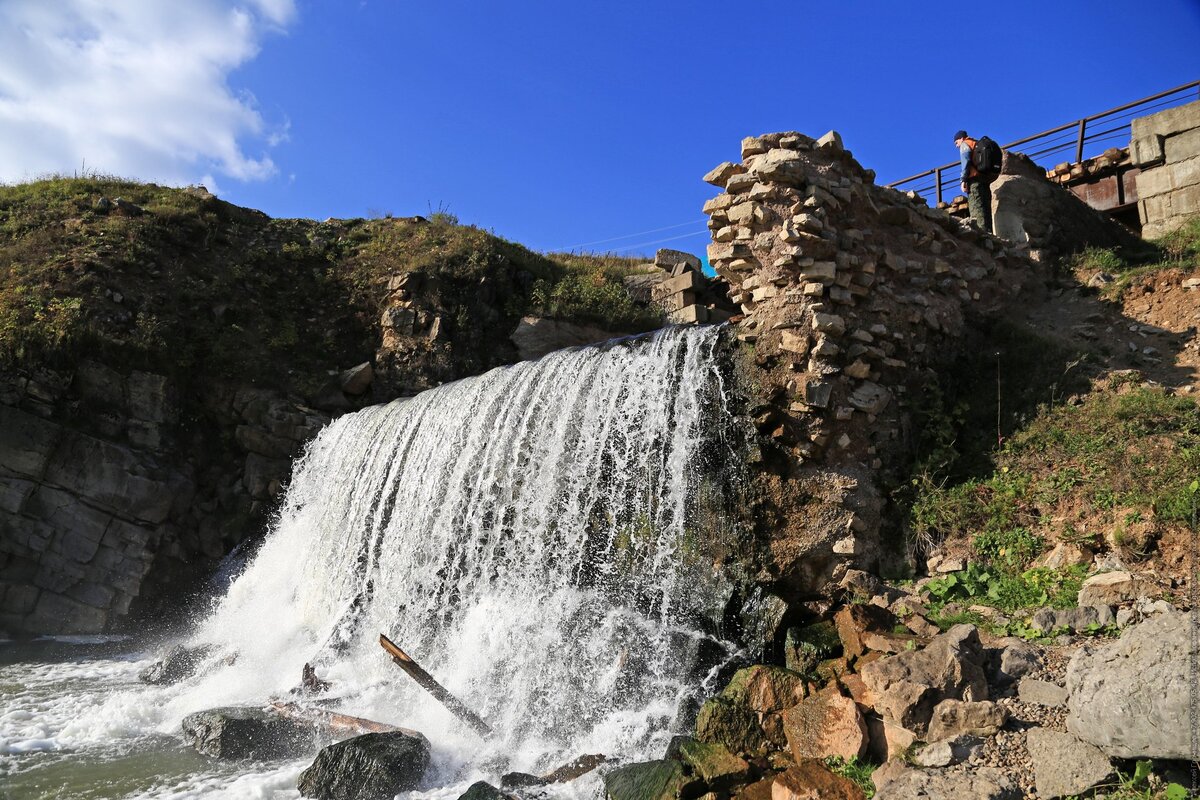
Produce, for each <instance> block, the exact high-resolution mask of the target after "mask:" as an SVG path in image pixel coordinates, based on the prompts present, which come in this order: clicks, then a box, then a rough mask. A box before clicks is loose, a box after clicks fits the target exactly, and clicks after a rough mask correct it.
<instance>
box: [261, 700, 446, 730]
mask: <svg viewBox="0 0 1200 800" xmlns="http://www.w3.org/2000/svg"><path fill="white" fill-rule="evenodd" d="M270 707H271V710H272V711H274V712H275V713H276V714H278V715H279V716H281V717H287V718H288V719H294V720H297V721H299V722H304V723H307V724H309V725H312V726H313V727H316V728H321V729H322V730H327V731H329V732H330V733H332V734H335V735H349V736H362V735H363V734H366V733H393V732H396V731H399V732H400V733H406V734H408V735H409V736H420V737H421V738H425V737H424V735H422V734H421V733H420V732H419V731H414V730H411V729H409V728H402V727H400V726H399V725H390V724H388V723H386V722H376V721H375V720H372V719H363V718H362V717H352V716H350V715H349V714H339V713H338V712H336V711H327V710H325V709H323V708H312V707H311V706H302V705H299V704H298V703H284V702H282V701H279V700H276V701H273V702H272V703H271V704H270Z"/></svg>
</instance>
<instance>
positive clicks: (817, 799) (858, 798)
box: [771, 758, 865, 800]
mask: <svg viewBox="0 0 1200 800" xmlns="http://www.w3.org/2000/svg"><path fill="white" fill-rule="evenodd" d="M864 798H865V795H864V794H863V790H862V789H860V788H859V787H858V784H856V783H854V781H852V780H850V779H848V778H843V777H842V776H840V775H835V774H833V773H832V772H830V771H829V770H828V769H827V768H826V767H825V765H824V764H822V763H821V762H820V761H817V760H815V759H811V758H806V759H802V760H800V761H799V762H797V764H796V766H794V767H788V768H787V769H786V770H784V771H783V772H781V773H780V774H779V775H777V776H776V777H775V782H774V783H773V784H772V785H771V800H864Z"/></svg>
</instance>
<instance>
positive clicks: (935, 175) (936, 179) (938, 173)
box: [933, 167, 942, 205]
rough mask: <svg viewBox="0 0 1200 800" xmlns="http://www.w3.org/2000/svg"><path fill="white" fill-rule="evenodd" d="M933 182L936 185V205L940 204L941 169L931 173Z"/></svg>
mask: <svg viewBox="0 0 1200 800" xmlns="http://www.w3.org/2000/svg"><path fill="white" fill-rule="evenodd" d="M933 178H934V182H935V184H936V185H937V201H938V205H941V204H942V168H941V167H938V168H937V169H935V170H934V171H933Z"/></svg>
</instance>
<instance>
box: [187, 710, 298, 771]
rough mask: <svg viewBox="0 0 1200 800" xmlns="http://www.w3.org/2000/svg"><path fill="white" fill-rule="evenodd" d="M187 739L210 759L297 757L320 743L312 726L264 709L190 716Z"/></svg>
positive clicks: (204, 712) (222, 711)
mask: <svg viewBox="0 0 1200 800" xmlns="http://www.w3.org/2000/svg"><path fill="white" fill-rule="evenodd" d="M183 737H184V739H185V740H187V742H188V743H189V744H191V745H192V746H193V747H195V748H196V749H197V750H199V751H200V752H201V753H203V754H204V755H206V756H213V757H214V758H231V759H242V758H253V759H259V760H267V759H277V758H295V757H297V756H300V755H302V754H304V753H307V752H309V751H311V750H312V749H313V747H314V746H315V744H316V733H315V732H314V730H313V729H312V728H310V727H309V726H307V725H305V724H303V723H301V722H297V721H295V720H292V719H286V718H284V717H281V716H279V715H278V714H273V713H271V712H269V711H263V710H262V709H261V708H239V707H226V708H214V709H211V710H209V711H198V712H196V713H195V714H189V715H188V716H186V717H184V718H183Z"/></svg>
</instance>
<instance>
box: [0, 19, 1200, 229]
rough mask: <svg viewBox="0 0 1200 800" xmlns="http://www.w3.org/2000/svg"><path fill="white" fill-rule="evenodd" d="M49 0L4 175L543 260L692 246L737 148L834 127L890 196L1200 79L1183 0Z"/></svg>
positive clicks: (2, 78)
mask: <svg viewBox="0 0 1200 800" xmlns="http://www.w3.org/2000/svg"><path fill="white" fill-rule="evenodd" d="M43 5H44V4H43V3H41V2H40V0H0V179H4V180H10V181H11V180H21V179H26V178H29V177H33V176H36V175H38V174H42V173H44V172H48V171H60V172H68V173H69V172H72V171H73V170H77V169H79V168H80V167H81V166H82V167H83V168H85V169H97V170H100V171H103V172H115V173H119V174H123V175H130V176H132V177H137V178H142V179H146V180H157V181H160V182H167V183H174V184H181V183H188V182H193V181H201V180H203V181H205V182H206V183H208V184H209V185H210V186H215V188H216V189H217V191H218V193H219V194H220V195H221V196H222V197H224V198H225V199H228V200H230V201H232V202H236V203H238V204H241V205H247V206H251V207H255V208H260V209H262V210H264V211H266V212H267V213H268V214H271V215H272V216H301V217H313V218H317V219H323V218H325V217H329V216H335V217H349V216H367V215H371V214H379V213H387V212H390V213H394V214H396V215H409V214H425V213H427V212H428V211H430V210H438V209H444V210H448V211H450V212H451V213H453V214H456V215H457V216H458V217H459V218H460V219H461V220H462V221H463V222H466V223H473V224H476V225H479V226H481V227H484V228H487V229H491V230H494V231H495V232H496V233H497V234H499V235H502V236H504V237H506V238H510V239H513V240H516V241H519V242H521V243H524V244H526V245H529V246H531V247H534V248H536V249H558V248H571V247H581V248H582V249H584V250H607V249H615V250H619V251H624V250H628V249H630V248H632V249H633V250H634V251H638V252H653V250H654V248H655V247H656V246H676V247H679V248H680V249H685V250H691V251H694V252H701V251H702V250H703V246H704V244H705V242H706V239H707V233H706V232H705V228H704V218H703V215H702V214H701V213H700V206H701V204H702V203H703V202H704V200H705V199H706V198H708V197H710V196H712V195H713V194H714V193H715V190H714V189H713V188H712V187H709V186H707V185H706V184H704V183H703V182H701V180H700V178H701V176H702V175H703V174H704V173H705V172H706V171H708V170H709V169H710V168H711V167H713V166H715V165H716V164H717V163H719V162H721V161H723V160H727V159H736V158H737V155H738V144H739V141H740V140H741V138H742V137H743V136H746V135H753V134H759V133H765V132H769V131H777V130H799V131H802V132H804V133H808V134H810V135H813V136H819V135H820V134H822V133H824V132H825V131H826V130H829V129H830V128H834V129H837V130H838V131H840V132H841V134H842V136H843V138H844V141H845V143H846V146H847V147H848V148H850V149H851V150H852V151H853V152H854V154H855V156H856V157H857V158H858V159H859V160H860V161H861V162H862V163H863V164H864V166H867V167H870V168H873V169H875V170H876V171H877V173H878V174H879V179H880V181H881V182H883V181H887V180H891V179H896V178H900V177H904V176H906V175H908V174H911V173H914V172H917V171H919V170H922V169H925V168H928V167H931V166H934V165H935V164H939V163H943V162H947V161H950V160H952V159H953V158H954V157H955V153H954V151H953V149H952V145H951V141H950V140H951V134H952V133H953V132H954V130H955V129H957V128H959V127H964V128H966V129H967V130H969V131H971V132H972V133H987V134H989V135H991V136H992V137H993V138H995V139H997V140H1000V141H1008V140H1011V139H1015V138H1018V137H1020V136H1023V135H1027V134H1030V133H1035V132H1037V131H1039V130H1042V129H1044V128H1049V127H1052V126H1054V125H1057V124H1061V123H1065V122H1068V121H1070V120H1072V119H1075V118H1078V117H1080V116H1085V115H1088V114H1092V113H1095V112H1098V111H1102V110H1105V109H1107V108H1109V107H1112V106H1116V105H1119V104H1122V103H1124V102H1127V101H1130V100H1134V99H1137V98H1140V97H1142V96H1145V95H1149V94H1153V93H1155V92H1158V91H1161V90H1164V89H1168V88H1171V87H1173V86H1175V85H1177V84H1181V83H1185V82H1187V81H1190V80H1196V79H1200V46H1198V44H1197V42H1200V0H1163V1H1162V2H1157V3H1154V4H1143V6H1144V7H1145V8H1146V9H1150V8H1151V7H1153V10H1152V11H1151V10H1147V11H1145V12H1141V11H1139V7H1138V6H1135V5H1130V4H1129V3H1128V2H1107V1H1102V2H1050V3H1047V2H1037V3H1034V2H1025V1H1024V0H1016V1H1015V2H1008V3H1005V4H995V3H991V4H983V3H980V4H966V3H956V4H947V3H923V2H907V3H900V2H843V3H799V2H794V3H782V4H760V5H757V6H756V5H751V4H732V3H728V2H724V3H718V2H695V1H693V2H654V1H652V0H643V2H637V3H630V2H611V1H610V2H583V1H581V2H570V3H562V2H554V3H551V2H519V1H518V2H509V3H496V2H483V1H482V0H480V1H479V2H452V1H449V0H448V1H446V2H441V3H413V2H402V1H401V0H388V1H385V0H365V1H364V2H343V1H342V0H336V1H335V0H173V2H172V3H166V4H163V3H159V2H158V0H112V2H111V3H108V4H96V3H93V2H90V0H61V5H58V4H55V12H54V13H50V12H48V11H45V10H44V9H42V8H40V7H41V6H43ZM113 7H116V8H115V9H114V8H113ZM989 15H990V16H991V17H992V19H993V22H992V23H991V25H992V28H991V30H990V31H987V32H981V30H982V29H983V28H984V27H986V25H987V23H986V22H985V21H984V20H985V18H986V17H988V16H989ZM6 129H7V132H6ZM662 228H666V230H654V229H662ZM643 231H648V233H645V234H639V232H643ZM649 231H653V232H649ZM630 234H638V235H630ZM618 237H619V238H618ZM609 239H612V240H613V241H604V240H609Z"/></svg>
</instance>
